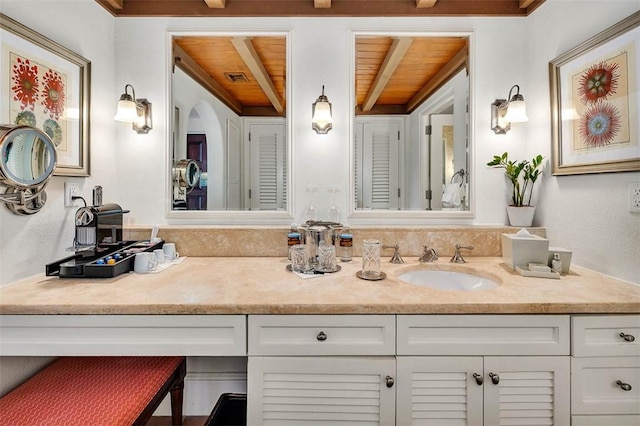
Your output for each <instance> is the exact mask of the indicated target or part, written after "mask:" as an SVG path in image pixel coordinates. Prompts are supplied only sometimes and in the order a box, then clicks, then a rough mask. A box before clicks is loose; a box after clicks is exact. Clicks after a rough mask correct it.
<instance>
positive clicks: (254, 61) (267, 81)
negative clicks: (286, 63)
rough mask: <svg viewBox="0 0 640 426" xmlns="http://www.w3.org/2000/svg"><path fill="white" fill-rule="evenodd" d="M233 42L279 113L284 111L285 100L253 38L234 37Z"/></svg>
mask: <svg viewBox="0 0 640 426" xmlns="http://www.w3.org/2000/svg"><path fill="white" fill-rule="evenodd" d="M231 44H233V47H235V48H236V50H237V51H238V54H239V55H240V57H241V58H242V60H243V61H244V63H245V64H247V67H249V70H250V71H251V73H252V74H253V77H254V78H255V79H256V81H257V82H258V84H259V85H260V88H261V89H262V91H263V92H264V94H265V95H266V96H267V98H268V99H269V101H270V102H271V105H273V107H274V108H275V110H276V111H277V112H278V113H282V112H283V111H284V102H283V101H282V99H280V96H279V95H278V91H277V90H276V86H275V85H274V84H273V81H272V80H271V78H270V77H269V73H268V72H267V70H266V69H265V68H264V65H263V64H262V61H261V60H260V56H258V52H256V49H255V48H254V47H253V44H252V43H251V39H250V38H249V37H233V38H232V39H231Z"/></svg>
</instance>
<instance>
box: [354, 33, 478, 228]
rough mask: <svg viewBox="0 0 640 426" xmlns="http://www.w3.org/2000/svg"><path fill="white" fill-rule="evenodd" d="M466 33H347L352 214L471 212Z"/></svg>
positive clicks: (468, 64) (467, 47)
mask: <svg viewBox="0 0 640 426" xmlns="http://www.w3.org/2000/svg"><path fill="white" fill-rule="evenodd" d="M470 45H471V35H470V34H469V33H438V34H433V33H398V32H394V33H381V32H375V33H374V32H354V33H353V46H354V47H353V51H354V54H353V73H352V76H353V79H352V93H353V107H354V109H353V110H354V115H353V117H352V119H353V135H352V138H353V139H352V140H353V143H352V150H351V154H352V161H351V167H352V172H353V173H352V182H353V183H352V193H353V196H352V197H350V198H351V200H352V202H353V207H354V208H353V209H352V210H353V215H354V217H358V215H359V213H365V212H366V214H367V215H368V216H369V217H371V215H372V214H375V212H391V211H396V214H400V213H398V212H397V211H398V210H400V211H403V212H404V211H413V212H434V211H436V212H442V214H441V215H442V216H443V217H444V216H445V213H446V214H448V215H449V216H453V217H455V216H458V217H467V216H468V217H470V216H471V206H472V203H471V190H470V187H471V183H472V173H471V170H470V169H471V162H470V155H471V150H472V137H471V134H470V129H471V128H472V126H471V122H470V121H471V117H472V115H471V112H470V93H471V71H472V70H471V48H470Z"/></svg>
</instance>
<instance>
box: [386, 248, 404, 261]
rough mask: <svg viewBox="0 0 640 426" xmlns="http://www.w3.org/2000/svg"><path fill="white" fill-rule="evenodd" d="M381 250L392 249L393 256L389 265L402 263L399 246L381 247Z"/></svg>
mask: <svg viewBox="0 0 640 426" xmlns="http://www.w3.org/2000/svg"><path fill="white" fill-rule="evenodd" d="M382 248H383V249H393V256H392V257H391V260H390V261H389V262H391V263H397V264H398V263H404V260H403V259H402V257H400V245H399V244H398V243H396V244H395V245H393V246H382Z"/></svg>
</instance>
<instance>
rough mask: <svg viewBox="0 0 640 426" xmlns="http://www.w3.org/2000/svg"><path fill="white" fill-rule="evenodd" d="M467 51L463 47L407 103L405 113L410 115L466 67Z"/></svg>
mask: <svg viewBox="0 0 640 426" xmlns="http://www.w3.org/2000/svg"><path fill="white" fill-rule="evenodd" d="M468 57H469V49H468V48H467V46H465V47H463V48H462V49H460V50H459V51H458V53H456V54H455V55H454V56H453V58H451V59H450V60H449V62H447V63H446V64H445V65H444V66H443V67H442V68H440V70H439V71H438V72H437V73H436V74H435V75H434V76H433V77H432V78H431V79H430V80H429V81H428V82H427V84H425V85H424V87H423V88H422V89H420V91H419V92H418V93H416V94H415V95H414V96H413V98H411V100H409V102H407V110H406V113H411V112H412V111H413V110H414V109H416V108H417V107H418V106H420V105H421V104H422V103H423V102H424V101H425V100H426V99H427V98H428V97H429V96H431V95H432V94H433V92H435V91H436V90H438V89H439V88H440V87H441V86H442V85H443V84H444V83H446V82H447V81H449V80H450V79H451V77H453V76H454V75H455V74H456V73H457V72H458V71H460V70H461V69H463V68H464V67H466V66H467V58H468Z"/></svg>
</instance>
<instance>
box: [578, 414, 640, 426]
mask: <svg viewBox="0 0 640 426" xmlns="http://www.w3.org/2000/svg"><path fill="white" fill-rule="evenodd" d="M603 425H612V426H613V425H615V426H638V425H640V416H624V415H623V416H571V426H603Z"/></svg>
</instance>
